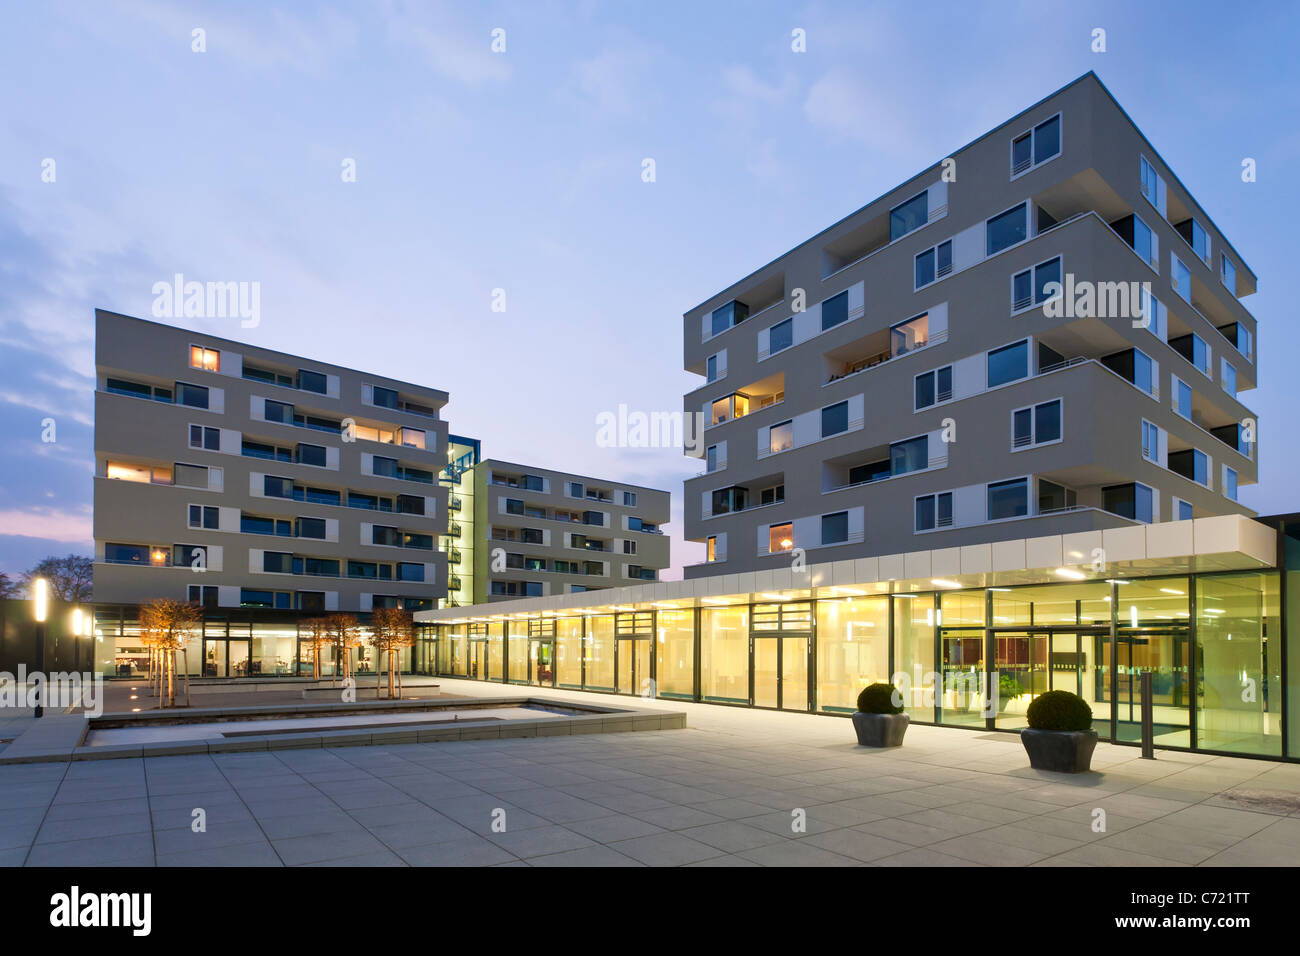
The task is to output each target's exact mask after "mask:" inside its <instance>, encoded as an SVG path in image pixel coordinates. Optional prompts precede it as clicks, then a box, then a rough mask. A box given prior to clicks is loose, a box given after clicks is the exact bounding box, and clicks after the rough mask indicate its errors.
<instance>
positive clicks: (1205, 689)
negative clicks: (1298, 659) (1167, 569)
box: [1196, 571, 1284, 757]
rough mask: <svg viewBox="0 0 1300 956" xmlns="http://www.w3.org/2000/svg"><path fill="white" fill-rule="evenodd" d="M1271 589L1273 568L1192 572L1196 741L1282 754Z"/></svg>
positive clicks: (1275, 589)
mask: <svg viewBox="0 0 1300 956" xmlns="http://www.w3.org/2000/svg"><path fill="white" fill-rule="evenodd" d="M1279 595H1280V590H1279V580H1278V574H1277V572H1276V571H1271V572H1265V573H1262V574H1256V573H1247V574H1220V575H1201V576H1198V577H1197V579H1196V643H1197V645H1198V647H1197V649H1198V651H1199V655H1198V660H1199V672H1198V674H1197V678H1198V679H1197V688H1198V691H1197V699H1196V730H1197V746H1199V747H1201V748H1203V749H1205V750H1226V751H1229V752H1233V753H1246V754H1264V755H1267V756H1272V757H1280V756H1281V755H1282V694H1283V690H1284V688H1283V682H1282V670H1281V667H1280V665H1279V662H1280V660H1281V656H1282V652H1281V647H1282V626H1281V621H1280V612H1281V600H1280V596H1279Z"/></svg>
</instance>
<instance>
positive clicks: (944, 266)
mask: <svg viewBox="0 0 1300 956" xmlns="http://www.w3.org/2000/svg"><path fill="white" fill-rule="evenodd" d="M950 272H952V240H951V239H949V240H946V241H944V242H941V243H939V244H938V245H937V246H935V247H933V248H932V249H926V250H925V252H920V253H917V256H916V288H918V289H919V288H921V287H922V286H927V285H929V284H930V283H931V282H934V281H935V280H936V279H942V278H943V277H944V276H946V275H947V274H948V273H950Z"/></svg>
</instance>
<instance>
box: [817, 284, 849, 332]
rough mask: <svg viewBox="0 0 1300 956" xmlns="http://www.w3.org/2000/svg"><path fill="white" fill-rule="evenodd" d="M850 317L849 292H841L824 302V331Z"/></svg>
mask: <svg viewBox="0 0 1300 956" xmlns="http://www.w3.org/2000/svg"><path fill="white" fill-rule="evenodd" d="M848 318H849V293H848V291H847V290H846V291H844V292H841V293H840V294H839V295H833V296H831V297H830V298H829V299H827V300H826V301H825V302H823V303H822V331H823V332H825V331H826V330H827V329H833V328H834V327H835V326H837V325H839V324H840V323H841V322H847V321H848Z"/></svg>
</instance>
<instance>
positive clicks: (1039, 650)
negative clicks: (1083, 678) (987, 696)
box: [993, 632, 1073, 729]
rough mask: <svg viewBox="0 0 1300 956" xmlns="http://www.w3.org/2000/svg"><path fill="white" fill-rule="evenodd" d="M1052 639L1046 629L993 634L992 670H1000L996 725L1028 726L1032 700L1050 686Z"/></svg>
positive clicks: (998, 673)
mask: <svg viewBox="0 0 1300 956" xmlns="http://www.w3.org/2000/svg"><path fill="white" fill-rule="evenodd" d="M1051 638H1052V635H1051V634H1050V633H1047V632H1043V633H1024V634H1015V633H1011V634H1004V633H997V634H994V636H993V649H994V654H995V657H994V661H993V670H994V671H995V672H996V673H997V687H996V689H997V701H998V710H997V718H996V720H995V722H994V726H995V727H997V728H999V729H1003V728H1008V729H1013V728H1016V727H1024V726H1027V722H1026V720H1025V710H1026V708H1028V706H1029V702H1030V701H1031V700H1033V699H1034V698H1035V697H1037V696H1038V695H1039V694H1042V693H1045V692H1046V691H1048V690H1050V689H1051V687H1050V682H1051V672H1050V671H1049V670H1048V666H1047V657H1048V646H1049V644H1050V642H1051ZM1071 689H1073V688H1071Z"/></svg>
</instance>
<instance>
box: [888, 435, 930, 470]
mask: <svg viewBox="0 0 1300 956" xmlns="http://www.w3.org/2000/svg"><path fill="white" fill-rule="evenodd" d="M929 458H930V439H929V438H927V437H926V436H925V435H921V436H919V437H917V438H909V439H908V440H907V441H900V442H894V444H892V445H890V446H889V473H890V474H891V475H905V474H907V473H908V472H912V471H920V470H922V469H923V468H928V467H929V465H930V461H929Z"/></svg>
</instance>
